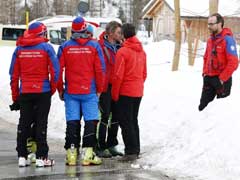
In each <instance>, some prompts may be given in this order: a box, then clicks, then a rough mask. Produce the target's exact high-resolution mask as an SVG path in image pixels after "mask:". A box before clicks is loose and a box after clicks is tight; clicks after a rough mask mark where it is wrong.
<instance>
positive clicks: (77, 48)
mask: <svg viewBox="0 0 240 180" xmlns="http://www.w3.org/2000/svg"><path fill="white" fill-rule="evenodd" d="M58 58H59V60H60V66H61V68H60V78H59V83H58V91H59V92H63V90H64V87H63V71H65V91H66V92H67V93H69V94H91V93H97V92H98V93H101V92H102V91H103V86H104V79H105V62H104V58H103V54H102V49H101V47H100V45H99V43H98V42H97V41H95V40H92V39H91V38H76V39H70V40H69V41H66V42H65V43H64V44H62V45H61V46H60V47H59V50H58Z"/></svg>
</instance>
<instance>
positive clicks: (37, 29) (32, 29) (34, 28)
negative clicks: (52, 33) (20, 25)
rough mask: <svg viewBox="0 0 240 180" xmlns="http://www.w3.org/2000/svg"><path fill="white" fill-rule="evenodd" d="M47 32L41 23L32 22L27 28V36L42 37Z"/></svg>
mask: <svg viewBox="0 0 240 180" xmlns="http://www.w3.org/2000/svg"><path fill="white" fill-rule="evenodd" d="M45 32H47V27H46V26H45V25H44V24H43V23H41V22H38V21H37V22H34V23H32V24H31V25H30V26H29V27H28V33H29V34H36V35H42V34H43V33H45Z"/></svg>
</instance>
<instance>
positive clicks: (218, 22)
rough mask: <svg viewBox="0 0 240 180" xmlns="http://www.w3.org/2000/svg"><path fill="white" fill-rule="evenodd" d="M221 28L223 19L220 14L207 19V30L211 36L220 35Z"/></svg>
mask: <svg viewBox="0 0 240 180" xmlns="http://www.w3.org/2000/svg"><path fill="white" fill-rule="evenodd" d="M223 26H224V19H223V17H222V16H221V15H220V14H218V13H214V14H212V15H210V16H209V17H208V29H209V31H210V32H211V33H212V34H218V33H220V32H221V31H222V29H223Z"/></svg>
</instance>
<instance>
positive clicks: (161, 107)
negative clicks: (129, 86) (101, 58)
mask: <svg viewBox="0 0 240 180" xmlns="http://www.w3.org/2000/svg"><path fill="white" fill-rule="evenodd" d="M144 48H145V50H146V53H147V57H148V78H147V81H146V83H145V95H144V97H143V99H142V103H141V107H140V112H139V126H140V135H141V147H142V152H143V154H142V158H141V159H140V160H138V162H139V164H142V165H141V167H144V168H145V167H146V169H149V168H150V169H152V170H161V171H162V172H163V173H166V174H167V175H169V176H171V177H175V178H176V179H184V180H186V179H194V180H200V179H201V180H215V179H217V180H236V179H238V177H239V176H240V163H239V162H240V153H239V152H240V143H238V142H239V137H240V131H239V129H240V121H239V119H238V116H239V102H240V93H239V87H240V81H239V80H238V77H239V71H237V72H235V74H234V77H233V78H234V79H233V87H232V94H231V96H230V97H228V98H225V99H220V100H214V101H213V102H212V103H210V104H209V105H208V107H207V108H206V109H205V110H204V111H203V112H198V110H197V107H198V104H199V98H200V94H201V86H202V77H201V69H202V58H201V55H202V54H203V49H204V48H205V44H204V43H201V44H200V46H199V49H200V51H199V52H198V54H199V56H198V58H197V59H196V64H195V66H193V67H189V66H188V65H187V61H188V59H187V56H186V48H187V44H183V45H182V51H181V59H180V66H179V70H178V71H177V72H172V71H171V65H172V63H171V62H172V58H173V52H174V43H173V42H171V41H161V42H158V43H150V42H149V43H148V45H145V46H144ZM55 49H57V46H55ZM13 51H14V47H0V54H1V55H2V59H1V66H0V82H1V83H0V92H1V94H0V107H1V108H0V117H1V118H3V119H5V120H7V121H9V122H11V123H17V122H18V118H19V113H18V112H10V111H9V107H8V105H9V104H10V103H11V93H10V86H9V75H8V69H9V65H10V61H11V55H12V53H13ZM48 134H49V136H51V137H53V138H61V139H63V138H64V136H65V115H64V104H63V102H61V101H60V100H59V99H58V95H57V94H55V95H54V97H53V101H52V106H51V111H50V115H49V129H48ZM119 139H120V140H121V134H120V133H119ZM120 145H123V144H122V141H121V144H120ZM50 148H51V147H50ZM138 166H139V165H137V164H136V165H133V168H136V167H138Z"/></svg>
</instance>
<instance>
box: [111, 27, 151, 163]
mask: <svg viewBox="0 0 240 180" xmlns="http://www.w3.org/2000/svg"><path fill="white" fill-rule="evenodd" d="M122 32H123V36H124V39H125V41H124V42H123V45H122V48H121V49H119V50H118V52H117V55H116V62H115V66H114V74H113V81H112V91H111V92H112V99H113V100H114V101H117V110H116V111H117V118H118V121H119V125H120V127H121V129H122V136H123V141H124V144H125V155H124V156H123V157H122V159H121V160H122V161H133V160H135V159H137V158H138V155H139V153H140V138H139V126H138V111H139V106H140V102H141V99H142V96H143V88H144V82H145V80H146V77H147V65H146V54H145V52H144V50H143V47H142V45H141V42H140V41H139V40H138V39H137V37H136V36H135V35H136V32H135V27H134V26H133V25H132V24H128V23H127V24H124V25H123V26H122Z"/></svg>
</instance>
